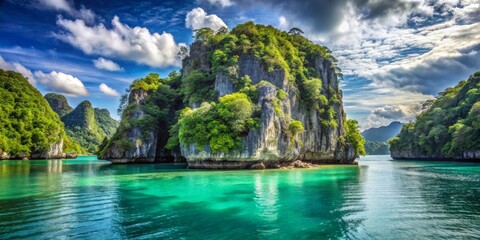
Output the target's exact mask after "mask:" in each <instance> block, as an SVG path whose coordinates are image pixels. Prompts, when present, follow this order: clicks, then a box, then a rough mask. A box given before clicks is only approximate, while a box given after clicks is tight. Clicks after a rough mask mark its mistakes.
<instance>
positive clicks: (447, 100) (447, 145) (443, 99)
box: [390, 72, 480, 161]
mask: <svg viewBox="0 0 480 240" xmlns="http://www.w3.org/2000/svg"><path fill="white" fill-rule="evenodd" d="M424 106H425V107H426V109H425V110H424V111H423V112H422V113H421V114H420V115H419V116H418V117H417V119H416V120H415V121H414V122H411V123H407V124H404V126H403V127H402V130H401V132H400V134H398V135H397V136H396V137H395V138H393V139H392V140H391V141H390V150H391V155H392V158H394V159H431V160H461V161H463V160H464V161H480V124H479V123H480V72H477V73H475V74H474V75H472V76H470V78H469V79H468V80H465V81H461V82H460V83H458V84H457V86H455V87H451V88H447V89H445V91H443V92H441V93H439V96H438V97H437V98H436V99H434V100H430V101H427V102H426V103H425V104H424Z"/></svg>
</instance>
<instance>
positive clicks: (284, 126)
mask: <svg viewBox="0 0 480 240" xmlns="http://www.w3.org/2000/svg"><path fill="white" fill-rule="evenodd" d="M195 38H196V41H195V42H193V43H192V44H191V46H190V52H189V54H188V56H187V55H186V56H185V58H184V59H183V64H182V69H181V71H180V73H177V72H172V73H171V74H170V75H169V76H168V77H167V78H159V76H158V75H156V74H151V75H149V76H147V77H145V78H142V79H138V80H136V81H135V82H133V83H132V84H131V86H130V88H129V89H128V92H127V94H126V95H125V96H124V97H123V104H122V106H121V109H122V110H123V114H122V120H121V122H120V126H119V128H118V129H117V131H116V133H115V134H114V135H113V137H112V138H111V139H110V141H109V142H108V143H107V144H106V145H105V146H101V150H100V158H103V159H106V160H109V161H111V162H112V163H138V162H168V161H184V160H186V161H187V163H188V167H189V168H215V169H216V168H225V169H228V168H279V167H282V166H288V165H290V164H293V163H294V162H295V161H302V162H306V163H352V162H353V161H354V160H355V159H356V158H357V157H358V156H359V155H360V154H364V148H363V144H364V140H363V137H362V136H361V135H360V132H359V130H358V124H357V122H356V121H355V120H347V119H346V115H345V112H344V110H343V104H342V91H341V90H340V89H339V79H338V76H339V75H341V73H340V69H339V68H338V67H337V66H336V64H335V63H336V60H335V58H334V57H333V56H332V55H331V53H330V51H329V50H328V49H327V48H326V47H323V46H320V45H317V44H314V43H312V42H311V41H309V40H308V39H306V38H305V37H303V36H301V34H300V33H299V32H298V31H293V30H292V31H290V32H284V31H280V30H278V29H276V28H274V27H272V26H264V25H259V24H254V23H253V22H247V23H245V24H241V25H238V26H237V27H235V28H233V29H232V30H231V31H228V29H227V28H221V29H219V30H218V31H213V30H211V29H209V28H202V29H198V30H196V35H195ZM184 54H187V53H186V52H185V53H184ZM297 164H298V162H297Z"/></svg>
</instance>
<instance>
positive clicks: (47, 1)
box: [38, 0, 95, 22]
mask: <svg viewBox="0 0 480 240" xmlns="http://www.w3.org/2000/svg"><path fill="white" fill-rule="evenodd" d="M38 4H39V6H38V7H40V8H47V9H53V10H57V11H63V12H66V13H68V14H69V15H71V16H73V17H77V18H81V19H83V20H85V21H87V22H93V21H94V20H95V13H94V12H93V11H92V10H90V9H86V8H85V7H84V6H82V7H81V8H80V9H75V7H74V5H73V1H67V0H38Z"/></svg>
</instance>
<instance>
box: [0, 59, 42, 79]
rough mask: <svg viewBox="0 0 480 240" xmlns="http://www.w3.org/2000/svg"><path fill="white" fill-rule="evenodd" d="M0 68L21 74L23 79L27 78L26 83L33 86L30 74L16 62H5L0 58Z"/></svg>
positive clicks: (32, 77)
mask: <svg viewBox="0 0 480 240" xmlns="http://www.w3.org/2000/svg"><path fill="white" fill-rule="evenodd" d="M0 68H1V69H4V70H11V71H16V72H19V73H21V74H22V75H23V76H24V77H26V78H27V80H28V82H29V83H30V84H32V85H35V82H36V81H35V77H34V76H33V74H32V72H31V71H30V70H28V69H27V68H26V67H25V66H23V65H22V64H20V63H16V62H13V63H12V62H7V61H5V59H3V57H2V56H0Z"/></svg>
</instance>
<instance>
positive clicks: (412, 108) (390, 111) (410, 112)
mask: <svg viewBox="0 0 480 240" xmlns="http://www.w3.org/2000/svg"><path fill="white" fill-rule="evenodd" d="M421 108H422V105H421V104H399V105H384V106H382V107H378V108H375V109H374V110H372V111H371V114H370V115H369V116H368V118H367V121H366V123H365V124H364V126H363V128H365V129H366V128H370V127H378V126H385V125H388V124H389V123H391V122H393V121H399V122H403V123H405V122H410V121H412V120H414V119H415V117H416V116H417V115H418V114H419V113H420V112H421Z"/></svg>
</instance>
